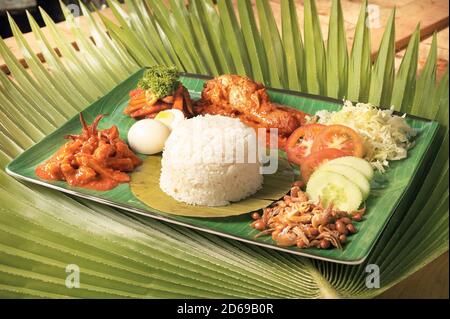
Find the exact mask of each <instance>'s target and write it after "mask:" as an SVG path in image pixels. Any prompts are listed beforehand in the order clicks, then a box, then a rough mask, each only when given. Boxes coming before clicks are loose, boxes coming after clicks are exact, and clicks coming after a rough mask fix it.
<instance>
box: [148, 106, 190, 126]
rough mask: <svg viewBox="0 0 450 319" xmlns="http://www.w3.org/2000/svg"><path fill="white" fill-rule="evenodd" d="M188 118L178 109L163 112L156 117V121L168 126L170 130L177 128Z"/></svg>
mask: <svg viewBox="0 0 450 319" xmlns="http://www.w3.org/2000/svg"><path fill="white" fill-rule="evenodd" d="M185 119H186V118H185V116H184V114H183V112H182V111H180V110H176V109H170V110H165V111H161V112H159V113H158V115H156V116H155V120H157V121H160V122H161V123H163V124H164V125H166V126H167V127H168V128H169V129H170V130H172V129H173V128H174V127H175V126H177V125H178V124H179V123H180V122H181V121H184V120H185Z"/></svg>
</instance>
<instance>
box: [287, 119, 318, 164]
mask: <svg viewBox="0 0 450 319" xmlns="http://www.w3.org/2000/svg"><path fill="white" fill-rule="evenodd" d="M324 128H325V125H322V124H308V125H303V126H301V127H299V128H298V129H296V130H295V131H294V132H293V133H292V134H291V135H290V136H289V138H288V140H287V142H286V147H285V150H286V154H287V157H288V160H289V161H290V162H292V163H295V164H297V165H300V162H301V160H302V159H303V158H305V157H306V156H308V155H310V154H311V148H312V145H313V142H314V139H315V137H316V136H317V135H318V134H319V133H320V132H321V131H322V130H323V129H324Z"/></svg>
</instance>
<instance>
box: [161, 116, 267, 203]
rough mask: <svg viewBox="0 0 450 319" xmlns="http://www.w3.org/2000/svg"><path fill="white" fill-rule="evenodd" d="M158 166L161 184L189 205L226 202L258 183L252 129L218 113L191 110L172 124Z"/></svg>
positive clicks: (251, 190)
mask: <svg viewBox="0 0 450 319" xmlns="http://www.w3.org/2000/svg"><path fill="white" fill-rule="evenodd" d="M248 154H250V155H248ZM243 155H244V156H243ZM161 166H162V167H161V177H160V187H161V189H162V190H163V191H164V192H165V193H166V194H168V195H170V196H171V197H173V198H174V199H176V200H177V201H180V202H185V203H188V204H193V205H207V206H223V205H227V204H229V203H230V202H236V201H239V200H242V199H244V198H246V197H248V196H250V195H252V194H254V193H255V192H256V191H258V190H259V189H260V188H261V186H262V183H263V176H262V174H261V172H260V166H261V165H260V162H259V160H258V156H256V136H255V131H254V130H253V129H251V128H249V127H247V126H246V125H244V124H243V123H242V122H241V121H240V120H238V119H234V118H230V117H225V116H220V115H205V116H197V117H195V118H192V119H189V120H186V121H183V122H182V123H180V124H179V125H178V126H177V127H175V128H174V130H173V131H172V133H171V135H170V137H169V138H168V140H167V141H166V143H165V146H164V152H163V156H162V162H161Z"/></svg>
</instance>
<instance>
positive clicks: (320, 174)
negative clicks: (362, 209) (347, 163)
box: [306, 170, 363, 212]
mask: <svg viewBox="0 0 450 319" xmlns="http://www.w3.org/2000/svg"><path fill="white" fill-rule="evenodd" d="M306 192H307V193H308V194H309V196H310V197H311V199H312V200H313V201H316V202H318V201H319V199H320V200H321V202H322V204H323V205H324V206H325V207H327V206H328V205H329V204H331V203H333V207H334V208H335V209H338V210H343V211H348V212H351V211H355V210H357V209H358V208H359V206H360V205H361V203H362V201H363V196H362V193H361V191H360V189H359V187H358V186H356V185H355V184H354V183H352V182H351V181H350V180H348V179H347V178H345V177H344V176H342V175H340V174H337V173H333V172H328V171H322V170H318V171H316V172H314V174H313V175H312V176H311V178H310V179H309V182H308V185H307V186H306Z"/></svg>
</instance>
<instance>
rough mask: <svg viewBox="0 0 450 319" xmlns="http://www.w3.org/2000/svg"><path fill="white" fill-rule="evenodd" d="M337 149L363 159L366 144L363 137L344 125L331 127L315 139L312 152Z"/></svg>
mask: <svg viewBox="0 0 450 319" xmlns="http://www.w3.org/2000/svg"><path fill="white" fill-rule="evenodd" d="M327 148H335V149H338V150H341V151H343V152H345V153H346V154H347V155H349V156H356V157H363V156H364V155H365V149H364V144H363V140H362V138H361V136H359V134H358V133H356V132H355V131H354V130H353V129H351V128H350V127H347V126H344V125H329V126H327V127H326V128H324V129H323V130H322V131H321V132H320V134H319V135H317V136H316V138H315V139H314V143H313V145H312V148H311V152H312V153H315V152H319V151H321V150H323V149H327Z"/></svg>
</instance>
